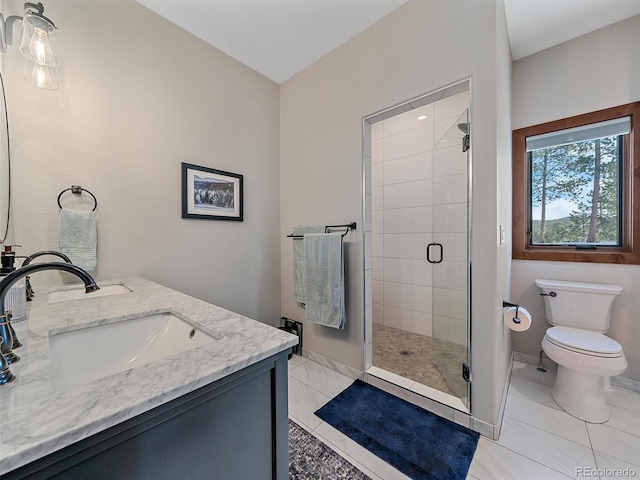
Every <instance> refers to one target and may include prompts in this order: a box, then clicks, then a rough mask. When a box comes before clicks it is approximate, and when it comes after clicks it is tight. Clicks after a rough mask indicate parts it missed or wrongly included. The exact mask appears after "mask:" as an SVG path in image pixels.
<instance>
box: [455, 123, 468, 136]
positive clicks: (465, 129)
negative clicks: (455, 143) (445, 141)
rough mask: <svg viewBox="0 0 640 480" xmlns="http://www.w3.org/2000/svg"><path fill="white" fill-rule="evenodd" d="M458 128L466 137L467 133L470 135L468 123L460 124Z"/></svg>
mask: <svg viewBox="0 0 640 480" xmlns="http://www.w3.org/2000/svg"><path fill="white" fill-rule="evenodd" d="M458 128H459V129H460V131H461V132H462V133H464V134H465V135H466V134H467V133H469V124H468V123H459V124H458Z"/></svg>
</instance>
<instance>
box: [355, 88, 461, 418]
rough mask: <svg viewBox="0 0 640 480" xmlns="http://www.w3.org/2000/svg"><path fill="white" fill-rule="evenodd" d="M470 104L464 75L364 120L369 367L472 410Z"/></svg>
mask: <svg viewBox="0 0 640 480" xmlns="http://www.w3.org/2000/svg"><path fill="white" fill-rule="evenodd" d="M469 107H470V89H469V81H464V82H462V83H458V84H455V85H452V86H449V87H447V88H444V89H442V90H439V91H437V92H433V93H430V94H428V95H424V96H422V97H419V98H417V99H414V100H411V101H410V102H407V103H404V104H402V105H399V106H397V107H394V108H391V109H388V110H385V111H383V112H380V113H377V114H374V115H371V116H369V117H367V118H365V119H364V123H363V127H364V139H365V140H364V141H365V142H370V143H369V144H368V145H366V146H365V152H370V153H371V155H365V156H364V168H363V172H364V185H365V195H364V213H365V219H366V220H367V221H366V222H365V230H366V232H365V236H366V238H365V245H366V246H367V247H366V248H365V262H364V265H365V300H366V313H367V314H366V321H365V342H366V345H365V369H366V372H367V373H368V374H369V375H372V376H374V377H379V378H381V379H383V380H385V381H387V382H390V383H392V384H395V385H398V386H400V387H403V388H405V389H407V390H410V391H413V392H414V393H417V394H419V395H422V396H425V397H429V398H434V399H436V400H438V401H439V402H440V403H445V404H448V405H449V406H451V407H453V408H455V409H458V410H460V411H463V412H467V413H468V412H469V411H470V395H469V391H470V388H469V387H470V383H469V358H470V352H469V350H470V338H469V335H470V311H471V308H470V307H471V288H470V278H471V275H470V268H471V267H470V266H471V262H470V254H469V244H470V228H469V219H470V207H471V205H470V198H471V192H470V185H471V182H470V179H471V177H470V176H471V155H470V153H471V152H470V129H471V125H470V122H469ZM369 147H370V148H369Z"/></svg>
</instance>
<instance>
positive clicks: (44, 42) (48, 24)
mask: <svg viewBox="0 0 640 480" xmlns="http://www.w3.org/2000/svg"><path fill="white" fill-rule="evenodd" d="M19 21H21V22H22V30H21V33H20V53H22V55H23V56H24V57H25V58H26V62H27V64H26V65H25V69H24V74H23V77H24V78H25V79H26V80H28V81H30V82H31V83H34V84H35V85H36V86H37V87H39V88H45V89H48V90H56V89H57V88H58V80H57V78H56V75H55V68H57V67H60V66H61V65H62V62H61V61H60V53H59V49H58V44H57V37H56V30H57V29H58V27H56V26H55V24H54V23H53V22H52V21H51V20H49V19H48V18H47V17H45V16H44V6H43V5H42V3H38V4H35V3H25V4H24V17H19V16H17V15H11V16H10V17H7V19H6V20H5V19H4V17H3V16H2V14H0V52H6V51H7V45H13V26H14V25H15V24H16V23H17V22H19Z"/></svg>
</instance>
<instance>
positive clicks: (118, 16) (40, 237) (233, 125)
mask: <svg viewBox="0 0 640 480" xmlns="http://www.w3.org/2000/svg"><path fill="white" fill-rule="evenodd" d="M5 3H6V8H5V9H4V12H3V13H4V14H5V17H6V16H7V15H10V14H21V10H22V5H23V2H22V1H6V2H5ZM45 8H46V11H45V13H46V14H47V15H48V16H49V17H50V18H51V19H53V20H54V22H55V23H56V24H57V25H58V27H59V34H58V37H59V41H60V44H61V49H62V54H63V61H64V67H63V69H62V72H61V73H62V74H63V75H62V78H61V81H62V87H61V89H60V90H58V91H54V92H51V91H42V90H38V89H36V88H35V87H31V86H30V85H27V84H26V83H25V82H24V81H23V80H22V79H21V78H20V77H21V74H22V67H21V61H22V57H21V56H20V55H19V53H18V50H17V48H15V47H10V51H9V52H8V53H7V54H6V55H5V68H4V72H5V80H6V84H7V96H8V98H7V102H8V104H9V115H10V126H11V135H12V137H11V141H12V151H13V158H12V160H13V174H14V176H13V187H14V191H13V201H14V203H13V233H14V234H13V237H12V240H13V241H15V242H16V243H19V244H22V245H23V248H22V249H21V252H23V253H25V254H30V253H33V252H35V251H39V250H45V249H56V248H57V230H58V210H59V209H58V206H57V204H56V198H57V196H58V193H59V192H60V191H62V190H63V189H65V188H68V187H69V186H71V185H72V184H78V185H82V186H83V187H85V188H87V189H88V190H90V191H91V192H92V193H94V194H95V195H96V197H97V199H98V202H99V207H98V215H97V218H98V232H99V238H98V252H99V254H98V257H99V260H98V269H97V271H96V272H95V273H96V276H97V278H98V279H103V280H106V279H112V278H120V277H127V276H136V275H141V276H144V277H146V278H149V279H151V280H154V281H158V282H160V283H162V284H165V285H167V286H169V287H172V288H175V289H177V290H180V291H182V292H185V293H187V294H190V295H193V296H196V297H198V298H201V299H204V300H206V301H209V302H212V303H215V304H217V305H220V306H223V307H225V308H228V309H230V310H233V311H236V312H238V313H241V314H244V315H247V316H249V317H253V318H255V319H258V320H261V321H263V322H267V323H274V324H275V323H277V322H278V320H279V317H280V261H279V260H280V258H279V256H280V237H279V230H280V229H279V224H280V220H279V215H280V214H279V194H280V187H279V126H278V122H279V87H278V85H277V84H275V83H274V82H272V81H270V80H268V79H267V78H265V77H263V76H261V75H260V74H258V73H256V72H255V71H253V70H251V69H249V68H247V67H245V66H244V65H242V64H240V63H239V62H237V61H235V60H233V59H231V58H230V57H228V56H226V55H225V54H223V53H222V52H220V51H219V50H216V49H215V48H213V47H211V46H209V45H207V44H205V43H204V42H202V41H200V40H198V39H197V38H196V37H194V36H192V35H190V34H188V33H186V32H185V31H183V30H182V29H180V28H178V27H176V26H174V25H172V24H170V23H169V22H167V21H166V20H164V19H163V18H161V17H160V16H158V15H156V14H154V13H152V12H151V11H149V10H147V9H146V8H144V7H142V6H141V5H139V4H136V3H134V2H133V0H116V1H114V0H92V1H79V0H77V1H76V0H66V1H64V2H48V3H46V5H45ZM17 31H18V29H17V28H16V32H17ZM180 162H189V163H194V164H197V165H204V166H208V167H212V168H217V169H221V170H226V171H231V172H235V173H240V174H243V175H244V191H245V194H244V221H243V222H224V221H210V220H183V219H182V218H181V186H180ZM67 195H70V194H67ZM65 198H67V199H68V200H73V198H71V199H69V198H68V197H65ZM47 274H48V272H47V273H43V274H37V275H35V276H34V278H33V281H34V283H36V285H37V284H42V283H43V282H46V283H50V282H54V281H60V279H61V277H60V276H59V274H57V273H53V274H52V275H47ZM72 278H75V277H72Z"/></svg>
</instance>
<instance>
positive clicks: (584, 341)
mask: <svg viewBox="0 0 640 480" xmlns="http://www.w3.org/2000/svg"><path fill="white" fill-rule="evenodd" d="M545 338H546V339H547V341H549V343H552V344H554V345H556V346H557V347H560V348H564V349H566V350H570V351H572V352H576V353H580V354H583V355H589V356H592V357H601V358H617V357H621V356H622V355H623V353H622V346H621V345H620V344H619V343H618V342H616V341H615V340H614V339H612V338H610V337H607V336H606V335H603V334H601V333H596V332H590V331H586V330H579V329H577V328H570V327H551V328H549V329H548V330H547V333H546V335H545Z"/></svg>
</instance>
